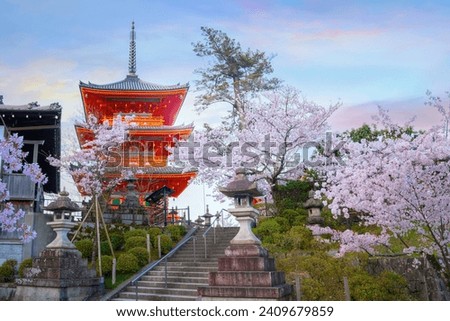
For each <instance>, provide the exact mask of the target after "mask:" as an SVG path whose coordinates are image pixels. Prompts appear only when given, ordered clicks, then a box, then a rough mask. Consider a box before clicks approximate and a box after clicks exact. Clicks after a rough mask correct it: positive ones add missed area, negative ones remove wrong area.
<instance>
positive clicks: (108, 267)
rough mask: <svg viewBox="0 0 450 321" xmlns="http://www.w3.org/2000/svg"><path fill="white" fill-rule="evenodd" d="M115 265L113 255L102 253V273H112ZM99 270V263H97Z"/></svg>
mask: <svg viewBox="0 0 450 321" xmlns="http://www.w3.org/2000/svg"><path fill="white" fill-rule="evenodd" d="M112 266H113V257H112V256H110V255H102V274H103V275H105V276H106V275H111V273H112ZM97 272H98V265H97Z"/></svg>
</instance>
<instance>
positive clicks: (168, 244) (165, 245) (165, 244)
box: [161, 234, 173, 254]
mask: <svg viewBox="0 0 450 321" xmlns="http://www.w3.org/2000/svg"><path fill="white" fill-rule="evenodd" d="M172 247H173V242H172V239H171V238H170V236H169V235H165V234H163V235H161V254H167V253H169V252H170V250H171V249H172Z"/></svg>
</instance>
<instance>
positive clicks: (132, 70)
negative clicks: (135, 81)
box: [128, 21, 136, 76]
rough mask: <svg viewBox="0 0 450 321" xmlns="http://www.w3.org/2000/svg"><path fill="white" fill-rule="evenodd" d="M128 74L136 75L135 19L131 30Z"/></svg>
mask: <svg viewBox="0 0 450 321" xmlns="http://www.w3.org/2000/svg"><path fill="white" fill-rule="evenodd" d="M128 59H129V60H128V75H130V76H135V75H136V32H135V31H134V21H133V22H132V23H131V32H130V57H129V58H128Z"/></svg>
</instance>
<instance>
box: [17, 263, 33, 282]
mask: <svg viewBox="0 0 450 321" xmlns="http://www.w3.org/2000/svg"><path fill="white" fill-rule="evenodd" d="M32 266H33V259H32V258H29V259H25V260H23V261H22V263H20V265H19V277H21V278H23V277H25V269H29V268H31V267H32Z"/></svg>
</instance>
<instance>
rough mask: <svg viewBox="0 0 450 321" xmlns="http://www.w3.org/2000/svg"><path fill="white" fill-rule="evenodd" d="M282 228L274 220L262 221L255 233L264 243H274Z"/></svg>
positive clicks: (254, 230)
mask: <svg viewBox="0 0 450 321" xmlns="http://www.w3.org/2000/svg"><path fill="white" fill-rule="evenodd" d="M281 231H282V228H281V226H280V224H279V223H278V222H277V221H276V220H275V219H274V218H267V219H264V220H261V221H260V222H259V224H258V226H257V227H255V228H254V229H253V232H254V233H255V234H256V235H257V236H258V237H259V239H260V240H261V241H262V242H263V243H273V240H274V238H273V237H274V234H275V233H281Z"/></svg>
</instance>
